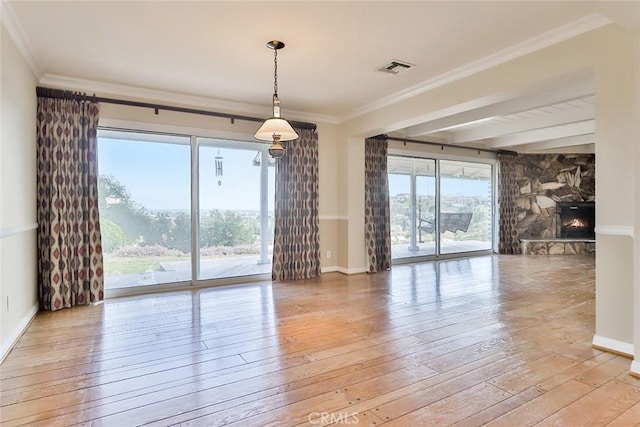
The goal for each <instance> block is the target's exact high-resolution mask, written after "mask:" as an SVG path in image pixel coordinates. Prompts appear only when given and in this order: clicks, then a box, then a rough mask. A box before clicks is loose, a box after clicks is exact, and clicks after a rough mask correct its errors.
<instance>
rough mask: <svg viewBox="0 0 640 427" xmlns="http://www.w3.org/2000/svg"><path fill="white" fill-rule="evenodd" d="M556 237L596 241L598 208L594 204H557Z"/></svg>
mask: <svg viewBox="0 0 640 427" xmlns="http://www.w3.org/2000/svg"><path fill="white" fill-rule="evenodd" d="M556 215H557V218H556V224H557V232H556V237H559V238H562V239H565V238H568V239H595V238H596V233H595V226H596V207H595V203H594V202H558V203H556Z"/></svg>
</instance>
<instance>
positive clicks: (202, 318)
mask: <svg viewBox="0 0 640 427" xmlns="http://www.w3.org/2000/svg"><path fill="white" fill-rule="evenodd" d="M593 334H594V258H593V257H589V256H580V255H577V256H515V255H514V256H484V257H478V258H469V259H461V260H448V261H442V262H439V263H435V262H428V263H420V264H412V265H400V266H395V267H393V269H392V270H391V271H389V272H382V273H378V274H370V275H369V274H362V275H355V276H344V275H341V274H339V273H331V274H325V275H323V276H322V277H321V278H319V279H313V280H302V281H292V282H285V283H273V284H272V283H271V282H262V283H250V284H246V285H243V286H233V287H225V288H217V289H205V290H199V291H193V292H191V291H185V292H173V293H163V294H157V295H146V296H144V297H135V298H122V299H113V300H108V301H106V302H105V303H103V304H99V305H95V306H89V307H87V306H85V307H78V308H74V309H67V310H62V311H59V312H55V313H40V314H38V315H37V317H36V318H35V320H34V321H33V323H32V324H31V325H30V326H29V328H28V330H27V331H26V333H25V334H24V336H23V337H22V338H21V339H20V341H19V342H18V343H17V345H16V347H15V348H14V350H13V351H12V352H11V353H10V354H9V356H8V357H7V359H6V360H5V362H4V363H3V364H2V365H1V366H0V375H1V383H0V384H1V391H0V399H1V400H0V405H1V406H0V422H1V423H2V425H3V426H14V425H29V426H54V425H74V424H81V425H87V426H89V425H90V426H118V427H119V426H130V425H142V424H144V425H153V426H166V425H181V426H210V425H211V426H214V425H227V424H229V425H234V426H243V427H244V426H248V427H253V426H265V425H281V426H297V425H309V426H317V425H323V424H332V423H333V424H336V425H357V426H365V425H366V426H402V427H406V426H444V425H459V426H479V425H485V424H488V425H491V426H509V427H513V426H525V425H541V426H551V425H562V426H601V425H609V426H634V425H637V424H638V423H640V379H636V378H634V377H631V376H630V375H628V369H629V365H630V360H629V359H626V358H624V357H620V356H616V355H613V354H610V353H606V352H602V351H599V350H596V349H594V348H592V346H591V339H592V337H593Z"/></svg>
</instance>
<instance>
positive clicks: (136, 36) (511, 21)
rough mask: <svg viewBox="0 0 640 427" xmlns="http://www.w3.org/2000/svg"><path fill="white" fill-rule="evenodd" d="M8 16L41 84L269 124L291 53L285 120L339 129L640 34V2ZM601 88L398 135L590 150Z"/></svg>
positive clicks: (186, 5)
mask: <svg viewBox="0 0 640 427" xmlns="http://www.w3.org/2000/svg"><path fill="white" fill-rule="evenodd" d="M2 6H3V13H4V18H3V22H5V23H6V25H7V28H8V29H10V32H11V33H12V35H13V36H14V37H13V38H14V39H15V38H16V37H18V38H20V39H21V41H22V42H21V43H20V45H21V47H22V50H23V52H26V53H27V56H28V60H29V62H30V64H31V65H32V68H33V69H34V71H35V72H36V73H37V75H38V76H39V78H40V81H41V84H46V83H47V82H52V81H54V82H57V83H58V84H59V85H60V82H63V83H64V82H67V84H68V85H69V87H70V88H73V86H74V85H75V86H83V85H84V86H85V87H88V88H95V87H98V88H119V89H120V91H121V92H125V93H126V92H127V90H129V89H130V88H136V89H137V90H149V91H155V92H157V91H162V92H163V93H170V94H173V95H175V96H192V97H200V98H207V99H211V100H216V101H217V102H219V103H225V102H226V103H227V104H226V105H227V106H231V108H233V107H234V106H236V107H238V108H239V109H241V110H243V111H249V112H256V114H261V115H262V114H266V112H268V105H269V103H270V100H271V94H272V89H273V52H272V51H271V50H270V49H268V48H267V47H266V46H265V43H266V42H267V41H269V40H272V39H280V40H283V41H284V42H285V43H286V48H285V49H284V50H281V51H280V52H279V55H278V66H279V68H278V77H279V81H278V92H279V95H280V99H281V101H282V107H283V113H284V115H285V116H287V117H293V118H296V119H299V120H304V119H306V118H311V119H312V120H318V121H328V122H334V123H339V122H342V121H345V120H348V119H350V118H353V117H356V116H358V115H359V114H362V113H364V112H367V111H370V110H372V109H374V108H376V106H381V105H389V104H392V103H393V102H395V101H397V100H399V99H402V98H403V97H405V96H408V94H410V93H411V92H412V91H415V90H416V89H420V88H425V87H428V86H429V85H433V84H436V83H437V82H438V81H443V79H444V78H445V77H446V76H450V75H454V74H455V73H456V72H459V71H460V70H464V69H465V67H470V66H472V65H474V66H476V68H477V67H478V66H479V65H480V66H481V65H482V64H483V63H487V64H488V63H489V62H488V60H489V59H491V60H493V61H494V62H495V61H496V60H497V59H496V58H506V57H507V56H508V55H509V52H524V53H527V52H525V51H524V50H526V49H523V46H529V49H530V50H531V49H533V47H532V46H534V47H536V48H542V47H544V45H545V43H546V44H547V45H549V44H550V43H552V42H558V41H560V40H559V39H558V37H560V36H559V35H562V36H564V37H565V38H566V37H570V36H572V35H573V36H575V35H578V34H580V33H582V32H586V31H589V30H592V29H595V28H598V27H601V26H604V25H607V24H609V23H611V22H613V23H615V24H618V25H620V26H621V27H622V28H623V29H625V30H626V31H631V32H635V31H639V30H640V2H638V1H628V2H618V1H601V2H583V1H566V2H560V1H520V2H509V1H497V2H486V1H471V2H465V1H442V2H431V1H410V2H400V1H388V2H383V1H374V2H370V1H350V2H321V1H311V2H301V1H288V2H269V1H258V2H249V1H235V2H223V1H195V2H186V1H154V2H152V1H56V0H48V1H17V0H13V1H12V0H2ZM9 24H10V25H9ZM9 27H11V28H9ZM552 36H554V37H555V38H554V37H552ZM511 55H512V56H513V55H514V54H511ZM391 60H400V61H404V62H408V63H410V64H413V65H414V66H413V67H412V68H411V69H410V70H408V71H406V72H404V73H401V74H398V75H390V74H387V73H382V72H380V71H377V70H378V68H380V67H381V66H383V65H385V64H387V63H388V62H390V61H391ZM483 61H484V62H483ZM494 65H495V64H494ZM593 87H594V85H593V76H590V75H579V76H567V77H566V81H562V80H558V81H554V82H549V83H548V84H547V85H545V87H542V88H537V90H535V91H532V92H531V93H523V94H514V96H513V97H511V98H510V99H501V100H500V101H499V102H498V101H496V102H495V103H493V104H490V105H484V106H482V107H479V108H475V109H468V110H466V111H459V112H456V113H455V114H451V115H449V116H447V117H439V118H438V119H434V120H431V121H428V122H425V123H422V124H419V125H415V126H412V127H411V128H406V129H398V130H396V131H395V132H393V133H392V135H395V136H402V137H405V138H415V139H425V140H432V141H437V142H449V143H454V144H463V145H468V146H477V147H486V148H500V149H514V150H516V151H519V152H539V151H540V150H542V151H554V150H560V151H565V152H566V151H567V150H570V151H589V150H592V149H593V145H592V144H593V142H594V140H593V134H594V96H593ZM89 90H91V89H89ZM92 90H95V89H92ZM149 93H151V92H149Z"/></svg>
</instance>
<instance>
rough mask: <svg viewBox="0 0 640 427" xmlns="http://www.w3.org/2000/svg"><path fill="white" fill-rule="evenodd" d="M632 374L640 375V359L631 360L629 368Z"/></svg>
mask: <svg viewBox="0 0 640 427" xmlns="http://www.w3.org/2000/svg"><path fill="white" fill-rule="evenodd" d="M629 370H630V371H631V374H632V375H635V376H636V377H640V361H638V360H634V361H633V362H631V368H630V369H629Z"/></svg>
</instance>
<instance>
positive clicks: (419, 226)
mask: <svg viewBox="0 0 640 427" xmlns="http://www.w3.org/2000/svg"><path fill="white" fill-rule="evenodd" d="M415 166H416V175H415V180H416V185H415V188H416V191H415V193H416V210H417V213H416V234H417V242H416V243H417V245H416V246H417V252H418V255H420V256H422V255H435V253H436V229H435V227H436V222H435V219H436V177H435V168H436V162H435V160H422V159H416V165H415Z"/></svg>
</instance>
